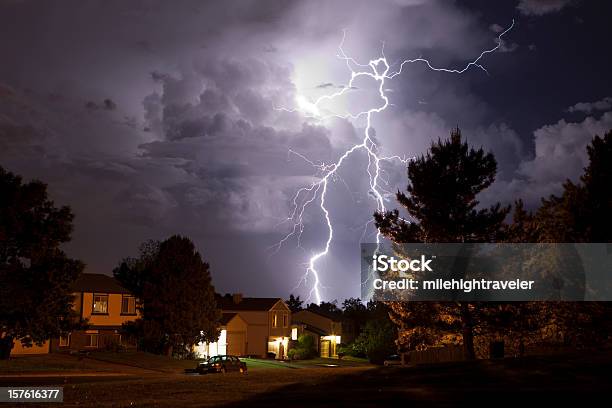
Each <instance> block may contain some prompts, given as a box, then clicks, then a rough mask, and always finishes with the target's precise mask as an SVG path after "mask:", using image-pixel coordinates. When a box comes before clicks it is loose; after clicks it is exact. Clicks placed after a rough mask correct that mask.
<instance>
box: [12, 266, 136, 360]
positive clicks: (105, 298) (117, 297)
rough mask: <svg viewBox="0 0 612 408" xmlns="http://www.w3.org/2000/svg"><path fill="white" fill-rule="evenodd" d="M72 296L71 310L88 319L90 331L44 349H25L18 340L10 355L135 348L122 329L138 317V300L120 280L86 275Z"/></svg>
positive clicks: (84, 331) (71, 336)
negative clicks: (113, 347)
mask: <svg viewBox="0 0 612 408" xmlns="http://www.w3.org/2000/svg"><path fill="white" fill-rule="evenodd" d="M73 295H74V303H73V306H72V307H73V309H74V310H75V311H76V313H77V314H78V316H79V318H80V319H81V320H88V327H87V329H85V330H77V331H73V332H71V333H66V335H65V336H62V337H60V338H57V339H51V340H49V341H47V342H45V344H43V346H41V347H39V346H36V345H34V346H33V347H24V346H23V345H22V344H21V343H20V342H19V341H16V342H15V345H14V347H13V350H12V351H11V355H20V354H44V353H49V352H60V351H69V350H94V349H98V348H104V347H110V346H114V345H122V346H132V345H130V344H126V342H125V341H124V340H123V339H122V338H121V334H120V329H121V325H122V324H123V323H125V322H128V321H132V320H136V319H137V318H138V310H137V309H136V299H135V298H134V296H133V295H132V294H131V293H130V292H129V291H128V290H127V289H125V288H124V287H122V286H121V285H120V284H119V282H117V280H115V279H114V278H112V277H110V276H107V275H102V274H97V273H83V274H81V276H80V277H79V278H78V279H77V280H76V282H75V283H74V285H73Z"/></svg>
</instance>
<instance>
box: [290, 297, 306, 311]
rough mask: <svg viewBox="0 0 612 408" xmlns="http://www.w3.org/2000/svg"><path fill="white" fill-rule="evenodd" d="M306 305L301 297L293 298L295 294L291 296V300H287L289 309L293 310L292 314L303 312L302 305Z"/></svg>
mask: <svg viewBox="0 0 612 408" xmlns="http://www.w3.org/2000/svg"><path fill="white" fill-rule="evenodd" d="M303 304H304V301H303V300H300V297H299V296H297V297H296V296H293V294H291V295H289V299H288V300H287V307H289V310H291V312H292V313H295V312H299V311H300V310H302V309H303V308H302V305H303Z"/></svg>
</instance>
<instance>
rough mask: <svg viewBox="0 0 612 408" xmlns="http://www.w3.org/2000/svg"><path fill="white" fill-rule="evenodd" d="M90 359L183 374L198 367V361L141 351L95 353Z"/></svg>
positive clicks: (92, 353) (90, 355)
mask: <svg viewBox="0 0 612 408" xmlns="http://www.w3.org/2000/svg"><path fill="white" fill-rule="evenodd" d="M89 358H90V359H95V360H98V361H105V362H109V363H114V364H121V365H126V366H130V367H137V368H143V369H147V370H155V371H162V372H183V371H184V370H185V369H186V368H195V367H196V365H197V361H196V360H177V359H174V358H170V357H167V356H160V355H157V354H151V353H144V352H141V351H124V352H120V353H114V352H110V351H94V352H91V353H90V354H89Z"/></svg>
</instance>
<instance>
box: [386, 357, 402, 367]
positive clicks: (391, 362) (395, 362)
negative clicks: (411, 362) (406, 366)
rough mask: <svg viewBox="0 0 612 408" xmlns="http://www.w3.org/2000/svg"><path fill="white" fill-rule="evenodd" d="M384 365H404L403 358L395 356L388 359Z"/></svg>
mask: <svg viewBox="0 0 612 408" xmlns="http://www.w3.org/2000/svg"><path fill="white" fill-rule="evenodd" d="M383 364H384V365H385V366H386V367H389V366H395V365H402V357H401V356H399V355H397V354H393V355H391V356H389V357H387V358H386V359H385V362H384V363H383Z"/></svg>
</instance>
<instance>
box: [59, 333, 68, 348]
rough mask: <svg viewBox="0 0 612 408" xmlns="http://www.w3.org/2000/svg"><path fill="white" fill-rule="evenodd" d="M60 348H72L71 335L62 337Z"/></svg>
mask: <svg viewBox="0 0 612 408" xmlns="http://www.w3.org/2000/svg"><path fill="white" fill-rule="evenodd" d="M59 346H60V347H68V346H70V334H66V335H65V336H60V338H59Z"/></svg>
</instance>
